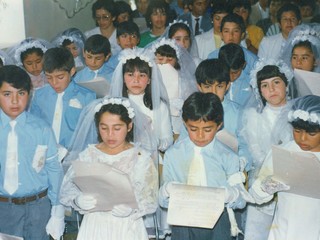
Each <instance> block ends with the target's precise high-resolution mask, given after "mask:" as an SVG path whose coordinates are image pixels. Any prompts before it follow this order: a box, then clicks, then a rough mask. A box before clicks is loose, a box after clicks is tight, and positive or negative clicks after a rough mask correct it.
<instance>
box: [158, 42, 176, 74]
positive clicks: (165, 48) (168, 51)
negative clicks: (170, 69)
mask: <svg viewBox="0 0 320 240" xmlns="http://www.w3.org/2000/svg"><path fill="white" fill-rule="evenodd" d="M155 54H160V55H161V56H164V57H171V58H175V59H176V64H175V65H174V68H175V69H177V70H180V68H181V67H180V64H179V62H178V61H179V60H178V57H177V53H176V50H175V49H174V48H172V47H171V46H170V45H168V44H164V45H162V46H160V47H158V48H157V50H156V52H155Z"/></svg>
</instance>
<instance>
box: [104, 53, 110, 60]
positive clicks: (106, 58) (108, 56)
mask: <svg viewBox="0 0 320 240" xmlns="http://www.w3.org/2000/svg"><path fill="white" fill-rule="evenodd" d="M110 57H111V53H109V54H108V55H107V56H106V57H105V59H104V61H105V62H107V61H108V60H109V58H110Z"/></svg>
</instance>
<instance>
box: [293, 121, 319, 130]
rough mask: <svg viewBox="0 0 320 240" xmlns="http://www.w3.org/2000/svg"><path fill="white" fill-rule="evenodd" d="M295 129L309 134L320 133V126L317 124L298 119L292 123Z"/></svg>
mask: <svg viewBox="0 0 320 240" xmlns="http://www.w3.org/2000/svg"><path fill="white" fill-rule="evenodd" d="M290 124H291V125H292V127H293V128H294V129H299V130H305V131H306V132H307V133H314V132H320V125H319V124H317V123H310V122H308V121H304V120H302V119H297V120H295V121H293V122H291V123H290Z"/></svg>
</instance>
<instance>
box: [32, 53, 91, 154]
mask: <svg viewBox="0 0 320 240" xmlns="http://www.w3.org/2000/svg"><path fill="white" fill-rule="evenodd" d="M43 69H44V71H45V74H46V77H47V79H48V83H49V85H46V86H45V87H43V88H41V89H38V90H37V91H36V92H35V95H34V97H33V99H32V101H31V107H30V112H31V113H33V114H34V115H36V116H38V117H40V118H42V119H44V120H45V121H46V122H47V123H48V124H50V125H51V126H52V128H53V131H54V133H55V136H56V140H57V142H58V143H59V144H60V145H62V146H63V147H65V148H67V149H68V148H69V144H70V140H71V137H72V134H73V131H74V129H75V127H76V125H77V122H78V119H79V116H80V113H81V111H82V109H83V108H84V107H85V106H86V105H87V104H88V103H90V102H91V101H92V100H94V99H95V98H96V95H95V93H94V92H92V91H91V90H89V89H86V88H84V87H81V86H79V85H78V84H76V83H75V82H74V81H71V77H72V76H73V74H74V73H75V71H76V70H75V65H74V60H73V56H72V54H71V53H70V51H68V50H67V49H63V48H52V49H50V51H47V52H46V53H45V55H44V61H43Z"/></svg>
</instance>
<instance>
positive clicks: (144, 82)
mask: <svg viewBox="0 0 320 240" xmlns="http://www.w3.org/2000/svg"><path fill="white" fill-rule="evenodd" d="M119 59H120V62H119V64H118V66H117V68H116V70H115V72H114V74H113V79H112V84H111V89H110V96H115V97H122V96H123V97H128V98H129V99H130V100H131V101H132V102H133V103H134V104H133V106H134V107H135V108H136V109H137V111H141V112H142V113H143V114H144V115H145V116H147V117H148V118H149V119H150V124H151V126H152V129H153V133H154V134H153V135H154V137H155V139H154V140H155V141H153V142H152V143H150V144H151V145H152V146H150V149H149V148H148V150H152V151H155V150H157V149H159V150H161V151H165V150H166V149H167V148H168V147H169V146H170V145H171V144H172V141H173V138H172V128H171V121H170V116H169V108H168V103H169V100H168V96H167V92H166V90H165V87H164V85H163V83H162V80H161V73H160V72H159V70H158V68H157V65H156V64H155V62H154V61H153V60H152V59H153V56H152V55H151V53H150V52H148V51H147V50H143V49H124V50H123V51H122V52H121V54H120V57H119Z"/></svg>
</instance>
